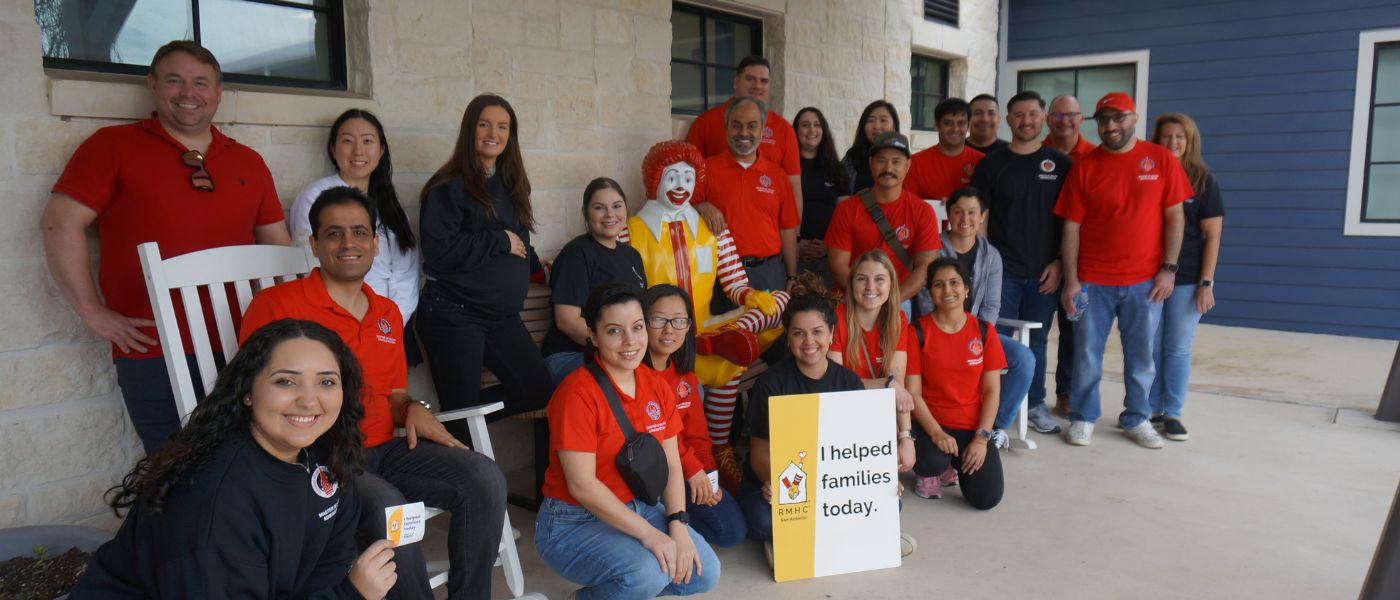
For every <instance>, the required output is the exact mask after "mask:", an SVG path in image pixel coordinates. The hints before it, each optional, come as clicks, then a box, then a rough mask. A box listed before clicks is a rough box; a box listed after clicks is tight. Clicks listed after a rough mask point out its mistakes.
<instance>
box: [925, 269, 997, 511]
mask: <svg viewBox="0 0 1400 600" xmlns="http://www.w3.org/2000/svg"><path fill="white" fill-rule="evenodd" d="M970 280H971V277H970V275H969V274H968V273H965V272H963V268H962V266H961V265H959V264H958V260H957V259H956V258H949V257H940V258H938V259H936V260H934V261H933V263H932V264H930V265H929V266H928V290H929V294H930V295H931V296H932V297H933V306H934V312H933V314H931V315H927V316H924V317H923V318H921V319H919V323H918V330H919V333H920V335H919V337H920V338H921V339H920V341H919V344H918V346H919V355H918V359H917V360H913V361H910V365H909V377H908V382H909V391H910V392H911V393H913V394H915V395H916V396H919V397H921V398H923V402H915V403H914V420H915V421H917V422H918V424H919V426H918V427H915V428H914V452H915V454H916V455H917V459H916V460H915V462H914V474H915V475H917V476H918V479H917V480H916V482H915V485H914V493H916V494H918V495H919V496H920V497H923V498H941V497H943V492H942V490H941V488H942V486H943V485H948V484H951V483H952V481H959V482H960V485H961V486H962V492H963V497H964V498H966V499H967V501H968V502H969V503H971V504H972V506H973V507H975V508H977V509H979V510H988V509H990V508H992V507H994V506H996V505H997V504H998V503H1000V502H1001V496H1002V491H1003V486H1004V483H1003V480H1002V474H1001V458H1000V457H999V456H998V455H997V449H996V447H995V446H992V445H990V444H988V441H989V440H990V439H991V437H992V421H993V420H995V419H996V414H997V406H998V405H999V404H1000V400H999V396H1000V394H1001V370H1002V369H1004V368H1006V357H1005V356H1004V355H1003V354H1002V351H1001V342H1000V341H999V340H998V339H997V335H996V329H993V328H991V327H988V326H987V325H986V323H985V322H982V321H978V320H977V317H975V316H973V315H972V314H971V313H968V312H967V309H966V304H965V302H966V301H967V297H968V295H969V293H970V292H971V288H970V287H969V286H968V283H967V282H968V281H970ZM925 373H927V374H928V377H924V376H923V375H924V374H925Z"/></svg>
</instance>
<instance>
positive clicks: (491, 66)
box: [462, 44, 511, 108]
mask: <svg viewBox="0 0 1400 600" xmlns="http://www.w3.org/2000/svg"><path fill="white" fill-rule="evenodd" d="M510 59H511V55H510V51H509V50H507V49H505V48H501V47H499V46H491V45H486V44H478V45H475V46H473V47H472V49H471V60H472V75H473V76H474V77H475V79H476V84H477V89H479V90H480V91H481V92H483V93H485V92H504V91H505V90H506V88H508V87H510V80H511V69H510ZM462 107H463V108H466V104H463V105H462Z"/></svg>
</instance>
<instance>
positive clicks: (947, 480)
mask: <svg viewBox="0 0 1400 600" xmlns="http://www.w3.org/2000/svg"><path fill="white" fill-rule="evenodd" d="M957 484H958V470H957V469H954V468H953V467H948V470H947V471H944V472H943V474H942V475H939V476H938V485H941V486H943V487H952V486H955V485H957Z"/></svg>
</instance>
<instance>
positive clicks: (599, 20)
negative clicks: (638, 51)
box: [593, 8, 670, 56]
mask: <svg viewBox="0 0 1400 600" xmlns="http://www.w3.org/2000/svg"><path fill="white" fill-rule="evenodd" d="M593 40H594V42H596V43H597V44H598V45H602V46H631V45H632V15H630V14H628V13H625V12H622V11H617V10H610V9H604V8H599V9H596V10H594V11H593ZM669 53H670V50H669V49H667V50H666V54H662V55H660V56H669Z"/></svg>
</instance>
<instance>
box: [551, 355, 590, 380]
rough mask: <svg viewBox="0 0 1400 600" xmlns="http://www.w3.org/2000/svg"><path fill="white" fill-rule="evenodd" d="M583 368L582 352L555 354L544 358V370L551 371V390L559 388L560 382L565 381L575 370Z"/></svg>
mask: <svg viewBox="0 0 1400 600" xmlns="http://www.w3.org/2000/svg"><path fill="white" fill-rule="evenodd" d="M582 366H583V353H582V352H555V353H554V354H549V355H546V356H545V357H544V368H545V369H546V370H548V371H549V380H550V381H551V382H552V385H551V386H550V387H551V388H557V387H559V382H561V381H564V378H565V377H568V376H569V373H573V372H574V370H575V369H577V368H579V367H582Z"/></svg>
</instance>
